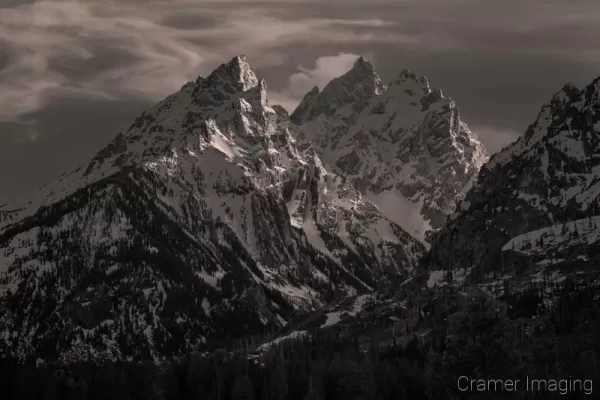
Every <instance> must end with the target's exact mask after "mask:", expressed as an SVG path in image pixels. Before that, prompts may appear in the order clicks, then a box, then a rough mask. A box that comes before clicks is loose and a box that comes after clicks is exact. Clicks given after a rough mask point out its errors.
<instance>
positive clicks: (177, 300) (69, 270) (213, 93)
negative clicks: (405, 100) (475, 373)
mask: <svg viewBox="0 0 600 400" xmlns="http://www.w3.org/2000/svg"><path fill="white" fill-rule="evenodd" d="M294 129H295V128H294V126H293V125H292V124H290V121H289V117H288V115H287V113H285V112H284V111H283V109H281V107H277V106H274V107H270V106H269V105H268V100H267V87H266V83H265V81H264V80H259V79H258V78H257V77H256V75H255V74H254V72H253V71H252V69H251V68H250V66H249V65H248V63H247V61H246V59H245V58H244V57H243V56H238V57H235V58H234V59H233V60H231V62H229V63H228V64H224V65H222V66H220V67H219V68H217V69H216V70H215V71H214V72H213V73H212V74H210V75H209V76H208V77H207V78H198V79H197V80H196V81H194V82H190V83H187V84H186V85H184V86H183V87H182V89H181V90H180V91H179V92H177V93H175V94H173V95H171V96H169V97H167V98H166V99H165V100H164V101H162V102H160V103H159V104H157V105H156V106H154V107H152V108H150V109H149V110H146V111H145V112H144V113H143V114H142V115H141V116H140V117H139V118H137V119H136V121H135V122H134V123H133V124H132V125H131V127H130V128H129V129H128V130H127V132H124V133H119V134H118V135H117V136H116V137H115V138H114V140H113V141H112V142H111V143H110V144H109V145H107V146H106V147H105V148H104V149H102V150H101V151H99V152H98V153H97V154H96V156H95V157H94V158H93V159H92V160H91V162H90V163H89V164H87V165H84V166H82V167H80V168H78V169H77V170H75V171H73V172H71V173H67V174H63V175H62V176H61V177H59V179H57V180H56V181H55V182H52V183H51V184H48V185H46V186H45V187H43V188H42V190H40V195H39V197H38V198H36V199H32V201H31V202H29V204H25V205H22V204H10V205H7V206H5V207H3V211H2V212H3V214H2V220H1V221H0V287H2V288H3V289H2V291H0V336H2V337H3V338H4V339H6V341H5V342H4V343H6V348H4V349H1V346H0V350H4V351H10V352H13V353H15V354H17V355H19V356H21V357H26V356H27V355H28V354H30V353H32V352H35V353H36V354H37V355H38V357H40V358H54V357H57V356H58V355H59V354H61V355H62V356H63V357H67V358H68V357H72V358H78V357H79V358H81V357H91V356H92V355H94V354H95V355H98V354H102V355H103V357H110V358H121V359H132V358H136V357H137V358H139V357H141V358H151V359H155V360H156V359H161V358H163V357H165V356H166V355H173V354H179V353H184V352H186V351H189V350H190V349H193V348H195V347H197V346H200V345H202V344H208V343H211V342H214V341H215V340H217V339H222V338H225V337H235V336H240V335H244V334H247V333H249V332H255V331H262V330H263V329H264V328H265V326H273V327H279V326H281V325H282V324H283V323H284V322H285V321H286V319H288V318H289V317H290V316H292V315H295V314H296V313H298V312H302V311H306V310H310V309H313V308H314V307H315V306H319V305H320V304H323V303H324V302H326V301H329V300H330V299H332V298H333V296H334V295H343V294H355V293H360V292H363V291H365V290H370V289H372V288H373V287H375V286H376V285H377V284H379V283H383V282H389V281H394V280H398V279H405V278H406V277H407V276H410V275H411V274H413V273H414V270H415V268H416V266H417V263H418V260H419V259H420V257H421V256H422V255H423V253H424V247H423V245H421V244H420V243H419V242H417V241H415V240H414V239H412V237H411V236H410V235H409V234H407V233H406V232H404V231H403V230H402V229H401V228H400V227H399V226H398V225H397V224H395V223H394V222H393V221H390V220H388V219H387V218H385V216H383V215H382V214H381V213H380V212H379V211H378V209H377V208H376V207H375V206H373V205H372V204H370V203H369V202H366V201H364V200H363V199H362V196H361V194H360V193H359V192H358V191H357V190H355V189H354V188H353V187H352V186H351V185H350V183H349V182H348V180H347V179H344V178H342V177H340V176H338V175H336V174H335V173H333V172H331V171H329V170H327V168H326V167H325V166H324V165H323V163H322V162H321V160H320V158H319V156H318V155H317V154H316V152H315V150H314V148H313V146H312V144H311V143H310V142H309V141H306V140H305V139H302V138H301V135H298V134H297V133H295V132H294V131H293V130H294ZM297 138H298V139H297Z"/></svg>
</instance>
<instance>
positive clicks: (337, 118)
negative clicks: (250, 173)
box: [291, 58, 488, 243]
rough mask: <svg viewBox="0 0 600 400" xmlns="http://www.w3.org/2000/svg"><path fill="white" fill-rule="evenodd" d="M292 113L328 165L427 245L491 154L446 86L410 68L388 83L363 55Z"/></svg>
mask: <svg viewBox="0 0 600 400" xmlns="http://www.w3.org/2000/svg"><path fill="white" fill-rule="evenodd" d="M291 119H292V121H293V122H294V123H295V124H297V125H298V126H299V130H300V131H301V132H302V133H303V135H304V137H306V138H308V139H310V140H311V141H313V143H314V144H315V146H316V148H317V151H318V153H319V155H320V156H321V158H322V159H323V161H324V162H325V163H327V164H328V165H332V168H333V170H334V171H335V172H337V173H339V174H340V175H342V176H345V177H347V178H348V179H349V180H350V181H351V182H352V184H353V185H354V186H355V187H356V188H357V189H358V190H359V191H360V192H361V193H362V194H363V195H364V196H365V198H366V199H368V200H370V201H372V202H373V203H374V204H376V205H377V206H378V207H379V209H380V210H381V211H382V213H383V214H384V215H385V216H386V217H387V218H389V219H391V220H393V221H395V222H396V223H398V224H399V225H400V226H401V227H402V228H403V229H404V230H406V231H407V232H409V233H410V234H411V235H413V236H414V237H416V238H417V239H419V240H420V241H422V242H424V243H425V242H426V240H425V239H426V236H427V235H428V232H431V231H434V230H437V229H439V228H441V227H442V225H443V224H444V222H445V220H446V218H447V216H448V215H449V214H451V213H452V212H454V209H455V205H456V202H457V201H459V200H461V199H463V198H464V195H465V193H466V192H467V190H468V189H469V188H470V187H471V185H472V184H473V181H474V178H475V177H476V175H477V173H478V172H479V169H480V167H481V166H482V165H483V164H484V163H485V162H486V161H487V159H488V156H487V153H486V151H485V149H484V148H483V146H482V145H481V143H480V142H479V140H478V139H477V136H476V135H475V134H474V133H472V132H471V131H470V130H469V128H468V127H467V125H466V124H465V123H464V122H462V121H461V120H460V115H459V112H458V107H457V106H456V104H455V102H454V101H452V100H451V99H449V98H445V97H444V96H443V95H442V92H441V90H440V89H438V88H431V87H430V86H429V83H428V81H427V79H426V78H425V77H418V76H416V75H415V74H414V73H412V72H410V71H408V70H405V71H402V73H401V74H400V75H399V76H398V77H397V78H396V79H395V80H394V81H392V82H390V83H389V84H388V85H384V84H383V83H382V81H381V79H380V78H379V76H378V75H377V73H376V72H375V70H374V68H373V66H372V65H371V64H369V63H368V62H367V61H366V60H364V59H363V58H359V59H358V60H357V61H356V63H355V64H354V67H353V68H352V69H351V70H350V71H348V72H347V73H346V74H344V75H343V76H341V77H339V78H336V79H334V80H333V81H331V82H330V83H329V84H328V85H327V86H325V87H324V88H323V91H322V92H319V91H318V89H317V88H315V89H313V90H312V91H311V92H309V93H308V94H307V95H306V96H305V98H304V99H303V101H302V102H301V103H300V105H299V106H298V108H297V109H296V110H295V111H294V112H293V113H292V116H291Z"/></svg>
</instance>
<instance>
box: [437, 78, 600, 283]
mask: <svg viewBox="0 0 600 400" xmlns="http://www.w3.org/2000/svg"><path fill="white" fill-rule="evenodd" d="M599 220H600V78H599V79H596V80H595V81H593V82H592V83H591V84H589V85H588V86H587V87H585V88H584V89H578V88H576V87H574V86H572V85H567V86H565V87H563V88H562V89H561V90H560V91H559V92H558V93H556V94H555V95H554V96H553V98H552V99H551V101H550V102H549V103H548V104H546V105H544V106H543V107H542V109H541V111H540V113H539V115H538V117H537V119H536V121H535V122H534V123H533V124H531V125H530V126H529V128H528V129H527V131H526V133H525V134H524V135H523V136H522V137H521V138H519V140H517V141H516V142H515V143H513V144H511V145H510V146H508V147H506V148H505V149H503V150H502V151H501V152H499V153H498V154H495V155H493V156H492V158H491V159H490V161H489V162H488V163H487V164H486V165H485V166H484V167H483V168H482V169H481V172H480V174H479V177H478V180H477V184H476V185H475V186H474V187H473V188H472V189H471V191H470V192H469V194H468V195H467V197H466V199H465V200H464V201H462V202H461V203H460V205H459V207H458V208H457V212H456V213H455V214H453V215H452V217H451V219H450V220H449V222H448V224H447V225H446V227H445V228H444V229H443V230H442V232H441V233H440V234H439V235H438V236H437V237H436V239H435V243H434V245H433V247H432V250H431V253H430V262H431V266H432V268H433V269H437V270H456V269H465V268H473V271H472V274H473V275H474V278H475V279H476V280H477V281H481V280H485V279H486V278H489V277H490V275H493V276H511V277H514V276H516V275H519V272H524V275H523V276H524V277H525V281H526V282H527V283H535V282H539V281H541V280H542V279H545V278H542V276H543V277H546V278H547V277H550V278H551V279H550V280H553V281H555V282H556V281H564V279H565V278H566V277H567V276H575V275H576V274H579V275H582V274H583V275H587V274H586V272H590V273H595V272H597V271H596V270H597V266H598V265H600V259H599V254H600V253H599V250H600V248H599V246H598V243H599V241H598V238H599V237H600V229H599V228H598V222H599ZM594 271H595V272H594Z"/></svg>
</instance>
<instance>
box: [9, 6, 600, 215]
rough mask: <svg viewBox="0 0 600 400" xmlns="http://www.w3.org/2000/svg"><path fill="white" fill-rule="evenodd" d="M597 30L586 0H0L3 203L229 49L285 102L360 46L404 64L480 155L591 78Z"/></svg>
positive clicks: (66, 165) (599, 69)
mask: <svg viewBox="0 0 600 400" xmlns="http://www.w3.org/2000/svg"><path fill="white" fill-rule="evenodd" d="M598 38H600V1H598V0H581V1H578V0H572V1H564V0H560V1H558V0H362V1H358V0H218V1H217V0H213V1H204V0H161V1H153V0H119V1H111V0H80V1H75V0H1V1H0V204H2V203H3V202H4V201H6V200H7V199H9V198H11V197H24V198H27V196H29V195H30V194H31V193H32V191H35V189H36V188H37V187H39V186H40V185H41V184H44V183H46V182H47V181H49V180H51V179H53V177H55V176H56V175H59V174H61V173H62V172H64V171H67V170H70V169H73V168H76V167H77V166H78V165H79V164H81V163H83V162H85V161H87V160H88V159H90V158H91V157H92V156H93V155H94V153H95V152H96V151H98V150H99V149H100V148H101V147H102V146H104V145H105V144H106V143H108V142H109V141H110V140H111V139H112V138H113V137H114V135H115V134H116V133H118V132H119V130H123V129H125V128H126V127H127V126H128V125H129V124H130V123H131V122H132V121H133V120H134V119H135V117H136V116H137V115H138V114H139V113H140V112H141V111H142V110H143V109H145V108H147V107H148V106H150V105H152V104H153V103H155V102H157V101H159V100H161V99H163V98H164V97H165V96H166V95H168V94H170V93H172V92H174V91H176V90H178V89H179V88H180V87H181V86H182V85H183V84H184V83H185V82H186V81H189V80H192V79H195V78H196V77H197V76H198V75H206V74H208V73H210V72H211V71H212V70H213V69H214V68H215V67H216V66H218V65H219V64H221V63H223V62H226V61H228V60H230V59H231V58H232V57H233V56H235V55H236V54H245V55H246V56H247V58H248V60H249V61H250V63H251V65H252V66H253V68H254V69H255V71H256V72H257V74H258V75H259V76H261V77H264V78H266V80H267V84H268V87H269V98H270V101H271V103H272V104H274V103H280V104H282V105H284V106H285V107H286V108H288V109H289V110H290V111H291V109H293V107H294V106H295V105H296V104H297V103H298V102H299V100H300V99H301V97H302V96H303V95H304V94H305V92H306V91H308V90H309V89H310V88H311V87H312V86H314V85H317V86H320V87H322V86H323V85H324V84H325V83H327V82H328V81H329V80H330V79H331V78H333V77H336V76H339V75H340V74H342V73H344V72H345V71H346V70H347V69H348V68H349V67H350V66H351V65H352V63H353V62H354V60H355V58H356V57H357V56H358V55H363V56H365V57H366V58H367V59H368V60H369V61H371V62H372V63H373V64H374V65H375V68H376V70H377V71H378V73H379V75H380V76H381V77H382V78H383V80H384V81H388V80H390V79H393V78H394V76H395V75H396V74H398V73H399V72H400V71H401V70H402V69H404V68H410V69H412V70H413V71H414V72H416V73H417V74H419V75H425V76H427V78H428V80H429V82H430V84H431V85H433V86H438V87H440V88H441V89H442V90H443V92H444V94H445V95H446V96H450V97H452V98H453V99H454V100H455V101H456V102H457V104H458V106H459V108H460V111H461V116H462V118H463V120H464V121H465V122H466V123H467V124H468V125H469V127H470V128H471V130H472V131H474V132H475V133H477V134H478V135H479V137H480V138H481V140H482V141H483V143H484V144H485V145H486V147H487V148H488V151H489V152H490V153H492V152H495V151H498V150H499V149H500V148H502V147H503V146H505V145H507V144H508V143H510V142H512V141H514V140H515V139H516V138H517V137H518V136H519V135H520V134H521V133H522V132H524V130H525V129H526V127H527V125H529V124H530V123H531V122H533V120H534V119H535V117H536V114H537V112H538V111H539V109H540V107H541V105H542V104H543V103H545V102H546V101H548V100H549V98H550V96H552V94H553V93H554V92H556V91H557V90H558V89H560V87H561V86H562V85H563V84H565V83H567V82H571V83H574V84H576V85H579V86H582V85H584V84H586V83H587V82H589V81H591V80H592V79H593V78H595V77H596V76H598V75H600V47H598Z"/></svg>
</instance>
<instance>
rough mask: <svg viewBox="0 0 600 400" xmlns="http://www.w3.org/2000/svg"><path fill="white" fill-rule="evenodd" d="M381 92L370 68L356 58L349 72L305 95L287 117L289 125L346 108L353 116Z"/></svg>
mask: <svg viewBox="0 0 600 400" xmlns="http://www.w3.org/2000/svg"><path fill="white" fill-rule="evenodd" d="M384 90H385V84H384V83H383V82H382V81H381V78H380V77H379V75H377V72H376V71H375V68H374V67H373V65H372V64H371V63H369V62H368V61H367V60H366V59H365V58H364V57H359V58H358V59H356V61H355V62H354V65H353V66H352V68H350V70H348V71H347V72H346V73H344V74H343V75H341V76H340V77H338V78H334V79H333V80H331V81H330V82H329V83H328V84H327V85H325V87H324V88H323V90H322V91H319V89H318V88H317V87H314V88H313V89H312V90H311V91H310V92H308V93H307V94H306V95H305V96H304V98H303V99H302V101H301V102H300V104H299V105H298V107H297V108H296V109H295V110H294V112H293V113H292V115H291V117H290V118H291V120H292V122H294V123H296V124H301V123H303V122H305V121H309V120H312V119H314V118H316V117H317V116H319V115H321V114H324V115H328V116H330V115H333V114H335V113H336V112H338V111H339V110H341V109H344V107H350V108H352V109H353V110H354V113H356V112H358V111H359V110H362V108H363V107H364V105H365V104H366V102H367V101H368V100H369V99H370V98H372V97H373V96H377V95H379V94H381V93H382V92H383V91H384Z"/></svg>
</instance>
